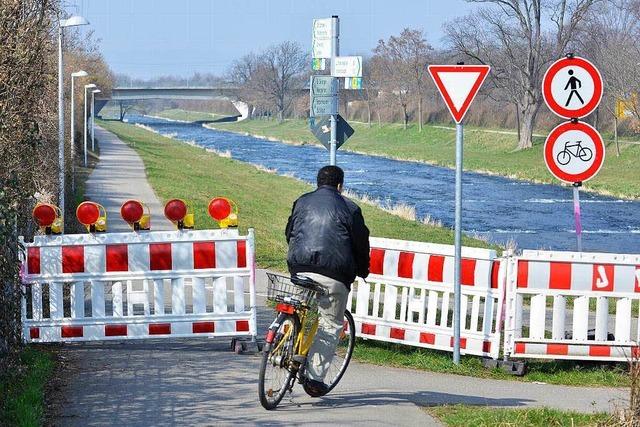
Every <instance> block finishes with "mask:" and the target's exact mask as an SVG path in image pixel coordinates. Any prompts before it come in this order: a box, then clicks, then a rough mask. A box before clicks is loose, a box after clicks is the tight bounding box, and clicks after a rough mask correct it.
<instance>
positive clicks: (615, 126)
mask: <svg viewBox="0 0 640 427" xmlns="http://www.w3.org/2000/svg"><path fill="white" fill-rule="evenodd" d="M613 140H614V141H615V142H616V157H620V144H619V143H618V116H616V115H615V114H614V116H613Z"/></svg>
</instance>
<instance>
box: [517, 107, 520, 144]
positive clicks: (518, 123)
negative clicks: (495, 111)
mask: <svg viewBox="0 0 640 427" xmlns="http://www.w3.org/2000/svg"><path fill="white" fill-rule="evenodd" d="M516 129H518V141H520V107H518V104H516Z"/></svg>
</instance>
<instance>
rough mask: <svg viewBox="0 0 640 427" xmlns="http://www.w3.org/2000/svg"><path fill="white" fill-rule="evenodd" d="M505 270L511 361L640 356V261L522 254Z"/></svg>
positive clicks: (600, 256) (611, 256) (507, 345)
mask: <svg viewBox="0 0 640 427" xmlns="http://www.w3.org/2000/svg"><path fill="white" fill-rule="evenodd" d="M508 262H509V267H508V278H507V320H506V324H505V353H506V354H508V355H509V356H510V357H513V358H521V357H530V358H549V359H581V360H608V361H625V360H629V359H630V358H631V357H632V356H638V355H639V354H636V353H637V349H638V341H639V338H640V335H639V334H640V331H639V330H638V308H637V305H634V303H635V304H638V301H639V300H640V256H638V255H619V254H605V253H573V252H550V251H524V252H523V254H522V256H518V257H512V258H509V260H508ZM632 307H634V308H633V309H632Z"/></svg>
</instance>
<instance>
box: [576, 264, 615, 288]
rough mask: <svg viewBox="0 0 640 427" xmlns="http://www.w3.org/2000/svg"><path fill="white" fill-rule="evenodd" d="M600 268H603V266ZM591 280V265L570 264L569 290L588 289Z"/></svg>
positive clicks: (590, 285)
mask: <svg viewBox="0 0 640 427" xmlns="http://www.w3.org/2000/svg"><path fill="white" fill-rule="evenodd" d="M602 270H604V268H603V269H602ZM596 277H597V276H596ZM609 280H611V278H609ZM592 282H593V265H591V264H571V290H572V291H590V290H591V287H592Z"/></svg>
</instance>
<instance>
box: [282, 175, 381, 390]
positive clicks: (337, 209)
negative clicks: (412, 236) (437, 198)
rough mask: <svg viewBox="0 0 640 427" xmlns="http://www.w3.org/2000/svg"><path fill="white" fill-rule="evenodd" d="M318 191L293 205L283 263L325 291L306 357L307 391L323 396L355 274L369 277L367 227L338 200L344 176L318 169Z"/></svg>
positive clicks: (355, 209) (356, 211)
mask: <svg viewBox="0 0 640 427" xmlns="http://www.w3.org/2000/svg"><path fill="white" fill-rule="evenodd" d="M317 184H318V188H317V189H316V190H315V191H313V192H310V193H307V194H304V195H302V196H300V198H298V200H296V201H295V202H294V203H293V208H292V211H291V216H290V217H289V221H288V223H287V228H286V231H285V235H286V237H287V243H288V244H289V253H288V256H287V264H288V266H289V272H290V273H291V274H292V275H294V274H297V275H303V276H307V277H309V278H310V279H312V280H314V281H316V282H317V283H318V284H319V285H320V286H321V287H323V288H324V289H325V290H326V293H325V294H324V295H322V296H319V297H318V299H317V302H318V313H319V323H318V331H317V334H316V337H315V340H314V342H313V345H312V346H311V348H310V350H309V353H308V356H307V371H306V372H307V389H308V390H310V391H311V393H312V394H314V395H316V396H322V395H324V394H326V392H327V385H326V384H325V383H324V378H325V376H326V374H327V369H328V368H329V366H330V365H331V360H332V358H333V354H334V352H335V349H336V346H337V343H338V338H339V336H340V332H341V330H342V328H343V321H344V319H343V316H344V310H345V308H346V305H347V297H348V295H349V291H350V288H351V283H352V282H353V281H354V279H355V278H356V276H360V277H362V278H366V277H367V276H368V275H369V229H368V228H367V226H366V225H365V223H364V218H363V217H362V211H361V210H360V208H359V207H358V205H356V204H355V203H354V202H352V201H351V200H349V199H347V198H346V197H344V196H342V194H341V192H342V187H343V184H344V172H343V171H342V169H340V168H339V167H337V166H325V167H323V168H321V169H320V170H319V171H318V176H317Z"/></svg>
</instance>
